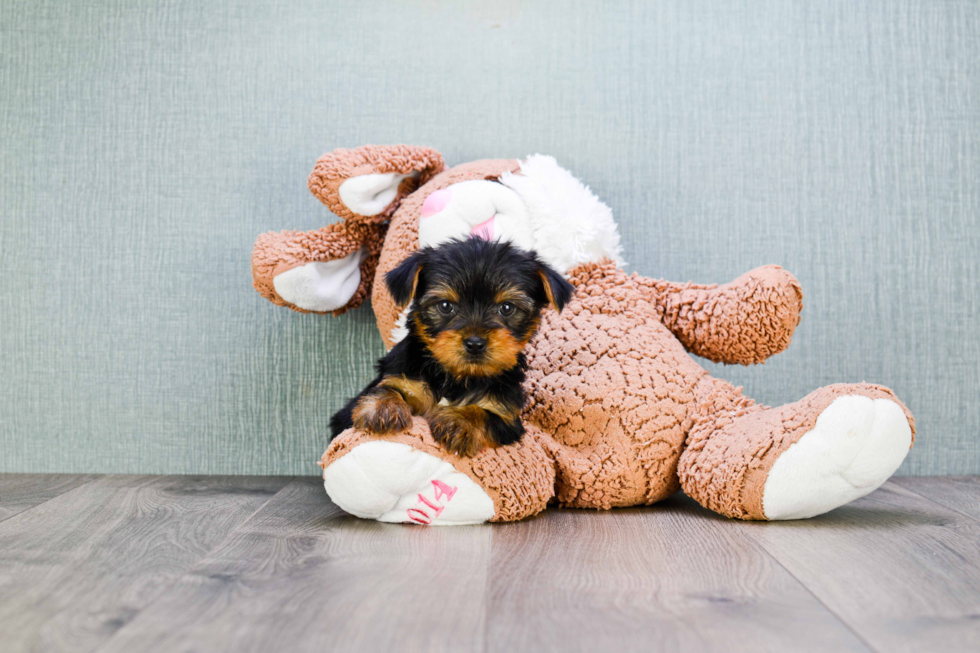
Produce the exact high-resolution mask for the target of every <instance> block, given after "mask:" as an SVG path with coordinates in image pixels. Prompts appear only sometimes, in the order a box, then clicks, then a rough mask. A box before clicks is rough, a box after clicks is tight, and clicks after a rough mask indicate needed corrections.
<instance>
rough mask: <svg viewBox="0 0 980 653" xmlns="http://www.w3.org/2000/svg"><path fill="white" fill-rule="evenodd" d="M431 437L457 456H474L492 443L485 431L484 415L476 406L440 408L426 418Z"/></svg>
mask: <svg viewBox="0 0 980 653" xmlns="http://www.w3.org/2000/svg"><path fill="white" fill-rule="evenodd" d="M426 417H427V418H428V420H429V429H430V430H431V431H432V437H433V438H435V440H436V442H438V443H439V444H441V445H442V446H443V447H444V448H445V449H446V451H448V452H449V453H452V454H455V455H457V456H475V455H476V454H477V453H479V452H480V451H481V450H483V449H485V448H486V447H489V446H493V444H494V442H493V440H492V439H491V438H490V436H489V434H488V433H487V430H486V414H485V413H484V411H483V409H481V408H478V407H476V406H461V407H440V408H437V409H436V410H433V411H431V412H430V413H429V414H428V415H427V416H426Z"/></svg>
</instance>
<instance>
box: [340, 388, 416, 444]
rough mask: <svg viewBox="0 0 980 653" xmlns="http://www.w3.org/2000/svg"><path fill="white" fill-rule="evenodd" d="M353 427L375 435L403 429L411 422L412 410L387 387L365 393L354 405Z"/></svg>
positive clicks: (399, 396)
mask: <svg viewBox="0 0 980 653" xmlns="http://www.w3.org/2000/svg"><path fill="white" fill-rule="evenodd" d="M352 417H353V420H354V427H355V428H358V429H360V430H362V431H368V432H370V433H374V434H377V435H389V434H391V433H398V432H399V431H404V430H405V429H407V428H408V427H409V426H411V424H412V411H411V409H410V408H409V407H408V404H407V403H405V400H404V399H402V397H401V395H399V394H398V393H397V392H395V391H393V390H391V389H389V388H380V389H379V391H378V392H376V393H371V394H367V395H365V396H364V397H362V398H361V400H360V401H359V402H357V406H355V407H354V414H353V416H352Z"/></svg>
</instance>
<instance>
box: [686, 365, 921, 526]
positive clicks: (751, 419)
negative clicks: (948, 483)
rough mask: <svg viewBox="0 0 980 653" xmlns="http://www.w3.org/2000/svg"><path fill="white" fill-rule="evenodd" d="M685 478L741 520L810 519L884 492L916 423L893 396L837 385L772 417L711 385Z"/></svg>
mask: <svg viewBox="0 0 980 653" xmlns="http://www.w3.org/2000/svg"><path fill="white" fill-rule="evenodd" d="M703 390H704V392H703V393H702V395H701V397H700V398H699V405H698V417H697V419H696V421H695V424H694V426H693V427H692V429H691V431H690V434H689V436H688V446H687V449H686V450H685V452H684V453H683V454H682V456H681V460H680V465H679V467H678V474H679V476H680V480H681V486H682V487H683V488H684V491H685V492H686V493H687V494H688V495H690V496H691V497H693V498H694V499H695V500H696V501H697V502H698V503H700V504H701V505H703V506H704V507H706V508H708V509H710V510H714V511H715V512H718V513H721V514H723V515H726V516H729V517H737V518H739V519H770V520H772V519H803V518H806V517H813V516H815V515H819V514H822V513H825V512H827V511H829V510H833V509H834V508H836V507H838V506H841V505H844V504H845V503H848V502H850V501H853V500H854V499H857V498H859V497H862V496H864V495H866V494H868V493H870V492H871V491H873V490H875V489H877V488H878V487H880V486H881V484H882V483H884V482H885V481H886V480H887V479H888V477H889V476H891V475H892V474H893V473H894V472H895V470H896V469H898V466H899V465H901V463H902V461H903V460H904V459H905V456H906V454H907V453H908V450H909V448H910V447H911V445H912V441H913V434H914V432H915V422H914V420H913V418H912V415H911V414H910V413H909V411H908V409H907V408H906V407H905V405H904V404H902V402H900V401H899V400H898V399H897V398H896V397H895V395H894V393H892V391H891V390H889V389H888V388H884V387H882V386H877V385H870V384H865V383H860V384H839V385H831V386H827V387H824V388H820V389H819V390H816V391H814V392H812V393H810V394H809V395H807V396H806V397H805V398H803V399H801V400H800V401H798V402H796V403H793V404H787V405H785V406H780V407H778V408H766V407H764V406H758V405H755V404H753V403H752V402H751V400H748V399H747V398H745V397H742V396H741V394H740V393H739V391H738V390H736V389H735V388H732V387H731V386H730V385H729V384H727V383H724V382H721V381H717V380H715V379H706V380H705V386H704V388H703Z"/></svg>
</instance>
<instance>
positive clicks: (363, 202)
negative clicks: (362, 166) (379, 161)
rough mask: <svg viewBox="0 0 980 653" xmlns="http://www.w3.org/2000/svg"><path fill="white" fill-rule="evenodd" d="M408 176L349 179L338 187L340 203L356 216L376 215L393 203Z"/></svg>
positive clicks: (385, 174) (364, 176)
mask: <svg viewBox="0 0 980 653" xmlns="http://www.w3.org/2000/svg"><path fill="white" fill-rule="evenodd" d="M406 177H408V175H400V174H398V173H397V172H385V173H377V174H372V175H359V176H357V177H351V178H350V179H348V180H347V181H345V182H344V183H342V184H341V185H340V188H339V189H338V192H339V193H340V201H341V202H343V203H344V206H346V207H347V208H348V209H350V210H351V211H353V212H354V213H356V214H358V215H363V216H371V215H378V214H379V213H381V212H382V211H384V210H385V209H386V208H388V205H389V204H391V203H392V201H394V199H395V196H396V195H397V194H398V186H399V185H400V184H401V183H402V181H404V180H405V178H406Z"/></svg>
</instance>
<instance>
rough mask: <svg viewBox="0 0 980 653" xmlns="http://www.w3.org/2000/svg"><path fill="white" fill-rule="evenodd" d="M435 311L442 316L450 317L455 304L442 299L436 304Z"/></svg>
mask: <svg viewBox="0 0 980 653" xmlns="http://www.w3.org/2000/svg"><path fill="white" fill-rule="evenodd" d="M436 310H438V311H439V312H440V313H441V314H442V315H452V314H453V313H455V312H456V304H454V303H452V302H451V301H447V300H445V299H444V300H442V301H441V302H439V303H438V304H436Z"/></svg>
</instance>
